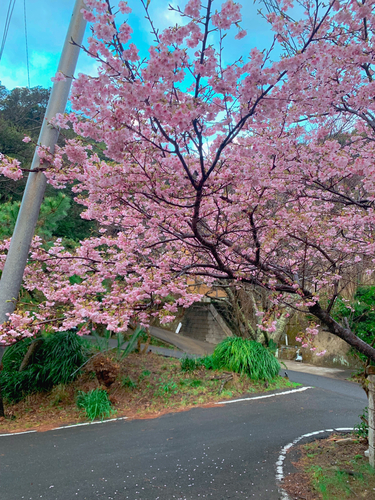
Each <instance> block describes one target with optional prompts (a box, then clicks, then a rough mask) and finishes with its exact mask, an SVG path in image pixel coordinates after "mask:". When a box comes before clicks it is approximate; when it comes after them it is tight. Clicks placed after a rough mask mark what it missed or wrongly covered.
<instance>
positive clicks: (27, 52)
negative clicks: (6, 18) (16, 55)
mask: <svg viewBox="0 0 375 500" xmlns="http://www.w3.org/2000/svg"><path fill="white" fill-rule="evenodd" d="M23 17H24V21H25V41H26V69H27V86H28V88H30V66H29V45H28V42H27V21H26V0H23Z"/></svg>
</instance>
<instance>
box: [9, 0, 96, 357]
mask: <svg viewBox="0 0 375 500" xmlns="http://www.w3.org/2000/svg"><path fill="white" fill-rule="evenodd" d="M83 8H84V2H83V0H76V3H75V6H74V10H73V14H72V18H71V21H70V24H69V28H68V32H67V34H66V39H65V42H64V47H63V50H62V53H61V57H60V62H59V66H58V71H61V73H63V74H64V75H66V76H67V79H66V80H65V81H60V82H55V83H54V85H53V87H52V92H51V95H50V98H49V101H48V106H47V110H46V114H45V117H44V121H43V125H42V129H41V131H40V134H39V139H38V144H41V145H43V146H47V147H49V148H50V150H51V152H53V151H54V148H55V145H56V142H57V138H58V134H59V132H58V130H56V129H54V128H52V127H50V126H49V125H48V122H49V120H51V118H53V117H54V116H55V115H56V114H57V113H64V112H65V108H66V104H67V102H68V96H69V91H70V86H71V83H72V78H71V77H72V76H73V74H74V71H75V68H76V65H77V59H78V55H79V47H78V46H76V45H73V44H72V43H71V41H72V40H73V41H74V42H75V43H76V44H78V45H81V44H82V41H83V35H84V32H85V28H86V21H85V20H84V19H83V16H82V14H81V9H83ZM39 168H40V162H39V157H38V155H37V153H36V151H35V153H34V158H33V161H32V164H31V170H36V172H30V173H29V177H28V179H27V184H26V188H25V192H24V195H23V198H22V204H21V208H20V211H19V214H18V218H17V222H16V226H15V228H14V232H13V236H12V241H11V244H10V248H9V251H8V255H7V259H6V262H5V266H4V270H3V273H2V276H1V280H0V324H2V323H4V322H5V321H7V319H8V315H7V314H11V313H12V312H13V311H14V308H15V306H16V301H17V298H18V294H19V291H20V288H21V283H22V278H23V273H24V270H25V266H26V262H27V258H28V254H29V250H30V245H31V240H32V238H33V236H34V231H35V226H36V223H37V221H38V217H39V211H40V206H41V204H42V201H43V197H44V191H45V188H46V184H47V180H46V177H45V175H44V173H43V172H38V169H39ZM2 353H3V349H0V360H1V357H2Z"/></svg>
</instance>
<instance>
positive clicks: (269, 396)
mask: <svg viewBox="0 0 375 500" xmlns="http://www.w3.org/2000/svg"><path fill="white" fill-rule="evenodd" d="M307 389H314V387H311V386H307V387H301V388H300V389H292V390H291V391H284V392H276V393H275V394H265V395H264V396H254V397H253V398H242V399H231V400H230V401H219V402H218V403H215V405H229V404H230V403H240V402H241V401H254V400H255V399H265V398H273V397H275V396H286V395H287V394H293V393H294V392H303V391H307Z"/></svg>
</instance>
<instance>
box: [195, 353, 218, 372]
mask: <svg viewBox="0 0 375 500" xmlns="http://www.w3.org/2000/svg"><path fill="white" fill-rule="evenodd" d="M198 362H199V364H200V365H201V366H204V367H205V368H206V370H215V368H216V366H215V362H214V359H213V357H212V356H205V357H204V358H198V359H197V363H198Z"/></svg>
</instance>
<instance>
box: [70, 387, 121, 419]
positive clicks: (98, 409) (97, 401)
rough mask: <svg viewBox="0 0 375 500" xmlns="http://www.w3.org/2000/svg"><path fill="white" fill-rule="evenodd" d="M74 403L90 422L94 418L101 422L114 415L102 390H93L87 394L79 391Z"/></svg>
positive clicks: (105, 393)
mask: <svg viewBox="0 0 375 500" xmlns="http://www.w3.org/2000/svg"><path fill="white" fill-rule="evenodd" d="M76 403H77V407H78V408H80V409H81V410H84V412H85V414H86V417H87V418H88V419H89V420H91V421H93V420H95V419H96V418H100V419H101V420H103V419H104V418H105V417H110V416H111V415H113V414H114V413H115V410H113V409H112V406H111V402H110V400H109V399H108V394H107V392H106V391H105V390H104V389H93V390H91V391H89V392H83V391H79V392H78V395H77V400H76Z"/></svg>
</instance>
